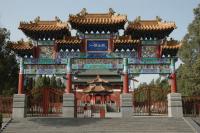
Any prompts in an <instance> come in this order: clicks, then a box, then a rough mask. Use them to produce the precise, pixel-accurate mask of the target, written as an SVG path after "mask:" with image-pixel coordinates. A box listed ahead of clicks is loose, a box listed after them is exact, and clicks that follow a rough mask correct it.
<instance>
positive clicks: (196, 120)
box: [192, 117, 200, 126]
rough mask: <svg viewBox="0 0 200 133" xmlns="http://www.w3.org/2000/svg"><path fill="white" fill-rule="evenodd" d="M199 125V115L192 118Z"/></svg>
mask: <svg viewBox="0 0 200 133" xmlns="http://www.w3.org/2000/svg"><path fill="white" fill-rule="evenodd" d="M192 119H193V120H194V121H195V122H196V123H197V124H198V125H199V126H200V117H194V118H192Z"/></svg>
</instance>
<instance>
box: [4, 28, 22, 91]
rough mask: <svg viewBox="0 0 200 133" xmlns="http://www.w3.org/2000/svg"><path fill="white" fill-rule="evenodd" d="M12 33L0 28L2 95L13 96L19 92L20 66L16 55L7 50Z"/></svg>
mask: <svg viewBox="0 0 200 133" xmlns="http://www.w3.org/2000/svg"><path fill="white" fill-rule="evenodd" d="M9 37H10V33H9V31H8V30H7V29H5V28H1V27H0V85H1V87H0V89H1V90H0V95H2V94H3V95H12V94H13V93H16V92H17V84H18V70H19V69H18V64H17V62H16V59H15V55H14V54H12V53H11V51H10V50H9V49H8V48H6V46H7V44H8V41H9Z"/></svg>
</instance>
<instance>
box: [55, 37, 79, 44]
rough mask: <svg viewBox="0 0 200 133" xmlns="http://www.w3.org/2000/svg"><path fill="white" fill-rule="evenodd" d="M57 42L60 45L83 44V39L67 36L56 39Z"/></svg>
mask: <svg viewBox="0 0 200 133" xmlns="http://www.w3.org/2000/svg"><path fill="white" fill-rule="evenodd" d="M55 43H56V44H58V45H63V44H64V45H65V44H66V45H71V44H81V43H82V40H81V39H79V38H78V37H65V38H64V39H62V40H56V41H55Z"/></svg>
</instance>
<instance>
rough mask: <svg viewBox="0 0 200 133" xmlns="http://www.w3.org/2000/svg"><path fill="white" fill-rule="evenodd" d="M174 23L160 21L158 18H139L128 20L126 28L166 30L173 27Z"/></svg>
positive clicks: (174, 26)
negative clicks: (132, 20)
mask: <svg viewBox="0 0 200 133" xmlns="http://www.w3.org/2000/svg"><path fill="white" fill-rule="evenodd" d="M175 28H176V24H175V23H174V22H161V21H158V20H139V21H134V22H130V23H129V25H128V27H127V30H128V29H130V30H131V29H132V30H168V29H175Z"/></svg>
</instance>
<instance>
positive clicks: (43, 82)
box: [27, 75, 65, 89]
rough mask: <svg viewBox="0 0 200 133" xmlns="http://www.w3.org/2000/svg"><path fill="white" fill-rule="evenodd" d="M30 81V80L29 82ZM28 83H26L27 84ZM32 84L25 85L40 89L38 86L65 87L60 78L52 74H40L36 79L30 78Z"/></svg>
mask: <svg viewBox="0 0 200 133" xmlns="http://www.w3.org/2000/svg"><path fill="white" fill-rule="evenodd" d="M29 83H30V82H29ZM29 83H28V84H29ZM31 83H32V85H27V87H28V86H32V88H36V89H40V88H61V89H62V88H65V86H64V84H63V83H62V80H61V78H56V77H55V76H54V75H53V76H51V77H49V76H46V75H45V76H42V75H40V76H39V77H37V78H36V80H33V79H32V82H31Z"/></svg>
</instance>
